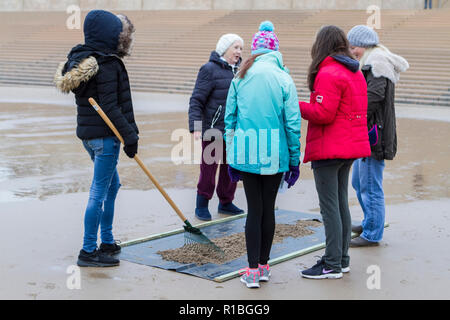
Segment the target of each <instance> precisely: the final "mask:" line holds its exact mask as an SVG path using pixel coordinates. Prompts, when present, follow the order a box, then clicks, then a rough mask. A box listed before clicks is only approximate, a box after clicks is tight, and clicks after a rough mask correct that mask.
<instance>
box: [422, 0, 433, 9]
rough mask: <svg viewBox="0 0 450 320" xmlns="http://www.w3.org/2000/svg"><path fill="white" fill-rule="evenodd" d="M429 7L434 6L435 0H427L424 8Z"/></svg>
mask: <svg viewBox="0 0 450 320" xmlns="http://www.w3.org/2000/svg"><path fill="white" fill-rule="evenodd" d="M427 7H428V8H429V9H432V8H433V0H425V8H424V9H426V8H427Z"/></svg>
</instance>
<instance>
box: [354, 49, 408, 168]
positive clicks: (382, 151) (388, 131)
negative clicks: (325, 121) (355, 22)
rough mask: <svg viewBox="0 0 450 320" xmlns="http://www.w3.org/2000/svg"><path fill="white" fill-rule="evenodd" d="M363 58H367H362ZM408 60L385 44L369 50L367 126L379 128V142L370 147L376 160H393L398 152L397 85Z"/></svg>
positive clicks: (365, 71) (366, 62) (364, 70)
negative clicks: (391, 50) (394, 52)
mask: <svg viewBox="0 0 450 320" xmlns="http://www.w3.org/2000/svg"><path fill="white" fill-rule="evenodd" d="M363 59H364V57H363ZM408 68H409V64H408V62H407V61H406V60H405V59H404V58H402V57H401V56H399V55H396V54H393V53H392V52H390V51H389V50H388V49H387V48H385V47H384V46H382V45H379V46H378V47H375V48H374V49H372V50H371V51H370V52H368V54H367V57H366V59H364V61H363V67H362V69H361V71H362V73H363V74H364V77H365V78H366V82H367V99H368V105H367V127H368V129H369V130H370V129H371V128H372V127H373V125H375V124H376V125H377V128H378V143H377V144H376V145H374V146H372V147H371V149H372V155H371V157H372V158H374V159H376V160H393V159H394V157H395V155H396V154H397V125H396V117H395V84H396V83H397V82H398V80H399V79H400V73H401V72H404V71H406V70H407V69H408Z"/></svg>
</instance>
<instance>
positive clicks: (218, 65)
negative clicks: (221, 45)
mask: <svg viewBox="0 0 450 320" xmlns="http://www.w3.org/2000/svg"><path fill="white" fill-rule="evenodd" d="M238 65H239V64H238ZM233 69H234V70H233ZM236 72H237V67H235V68H233V67H232V66H230V65H229V64H228V63H227V62H225V61H223V60H222V59H220V56H219V54H218V53H217V52H216V51H213V52H211V56H210V58H209V62H208V63H206V64H204V65H203V66H202V67H201V68H200V71H199V73H198V76H197V81H196V83H195V88H194V91H193V92H192V96H191V99H190V101H189V131H190V132H193V131H194V129H197V128H194V121H202V132H203V133H204V132H205V131H206V130H207V129H209V128H211V126H212V125H213V127H214V128H215V129H218V130H220V131H222V133H223V132H224V129H225V123H224V115H225V107H226V106H225V104H226V101H227V96H228V89H229V88H230V84H231V80H233V77H234V75H235V74H236ZM220 106H222V108H220ZM215 118H217V121H216V122H215V123H214V124H212V122H213V119H215Z"/></svg>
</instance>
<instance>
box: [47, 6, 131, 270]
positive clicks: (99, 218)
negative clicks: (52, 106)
mask: <svg viewBox="0 0 450 320" xmlns="http://www.w3.org/2000/svg"><path fill="white" fill-rule="evenodd" d="M133 34H134V26H133V24H132V23H131V22H130V21H129V20H128V18H127V17H126V16H123V15H118V16H116V15H114V14H112V13H110V12H107V11H103V10H93V11H91V12H89V13H88V15H87V16H86V19H85V22H84V37H85V44H84V45H77V46H76V47H74V48H73V49H72V50H71V51H70V53H69V55H68V59H67V62H65V63H61V64H60V66H59V68H58V70H57V72H56V75H55V84H56V87H57V88H58V89H59V90H61V91H62V92H64V93H69V92H73V93H74V94H75V101H76V104H77V129H76V133H77V136H78V138H80V139H81V140H82V142H83V145H84V147H85V149H86V151H87V152H88V153H89V156H90V157H91V159H92V161H93V163H94V178H93V181H92V185H91V188H90V193H89V201H88V204H87V208H86V212H85V218H84V241H83V249H82V250H81V251H80V254H79V256H78V262H77V264H78V265H79V266H81V267H108V266H115V265H118V264H119V260H117V259H115V258H113V257H112V256H111V255H113V254H117V253H119V252H120V246H118V245H117V244H116V243H115V240H114V237H113V234H112V223H113V218H114V202H115V199H116V195H117V192H118V190H119V188H120V180H119V175H118V173H117V169H116V166H117V162H118V159H119V151H120V141H119V140H118V139H117V138H116V137H115V135H114V133H113V132H112V131H111V130H110V129H109V127H108V126H107V125H106V123H105V122H104V121H103V119H102V118H101V117H100V116H99V115H98V114H97V112H96V111H95V110H94V108H93V107H92V106H91V105H90V103H89V101H88V99H89V98H90V97H92V98H94V99H95V100H96V101H97V102H98V103H99V105H100V106H101V107H102V109H103V111H104V112H105V113H106V115H107V116H108V118H109V119H110V120H111V121H112V123H113V124H114V125H115V127H116V128H117V130H118V131H119V133H120V134H121V135H122V137H123V139H124V142H125V146H124V151H125V153H126V154H127V155H128V157H130V158H133V157H134V155H135V154H136V153H137V148H138V139H139V137H138V133H139V131H138V128H137V126H136V123H135V121H134V113H133V104H132V101H131V91H130V84H129V81H128V74H127V70H126V69H125V65H124V64H123V62H122V60H121V58H122V57H124V56H126V55H129V53H130V50H131V46H132V42H133ZM99 227H101V240H102V243H101V245H100V249H99V250H97V233H98V229H99Z"/></svg>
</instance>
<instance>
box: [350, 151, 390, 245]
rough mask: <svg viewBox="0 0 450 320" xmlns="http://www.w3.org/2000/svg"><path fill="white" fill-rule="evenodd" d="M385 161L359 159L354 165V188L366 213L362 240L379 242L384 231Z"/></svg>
mask: <svg viewBox="0 0 450 320" xmlns="http://www.w3.org/2000/svg"><path fill="white" fill-rule="evenodd" d="M383 171H384V160H375V159H373V158H363V159H357V160H356V161H355V162H354V163H353V176H352V186H353V188H354V189H355V191H356V196H357V197H358V200H359V204H360V205H361V208H362V210H363V212H364V220H363V221H362V228H363V233H362V234H361V238H363V239H366V240H368V241H372V242H378V241H380V240H381V239H382V238H383V231H384V216H385V206H384V191H383Z"/></svg>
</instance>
